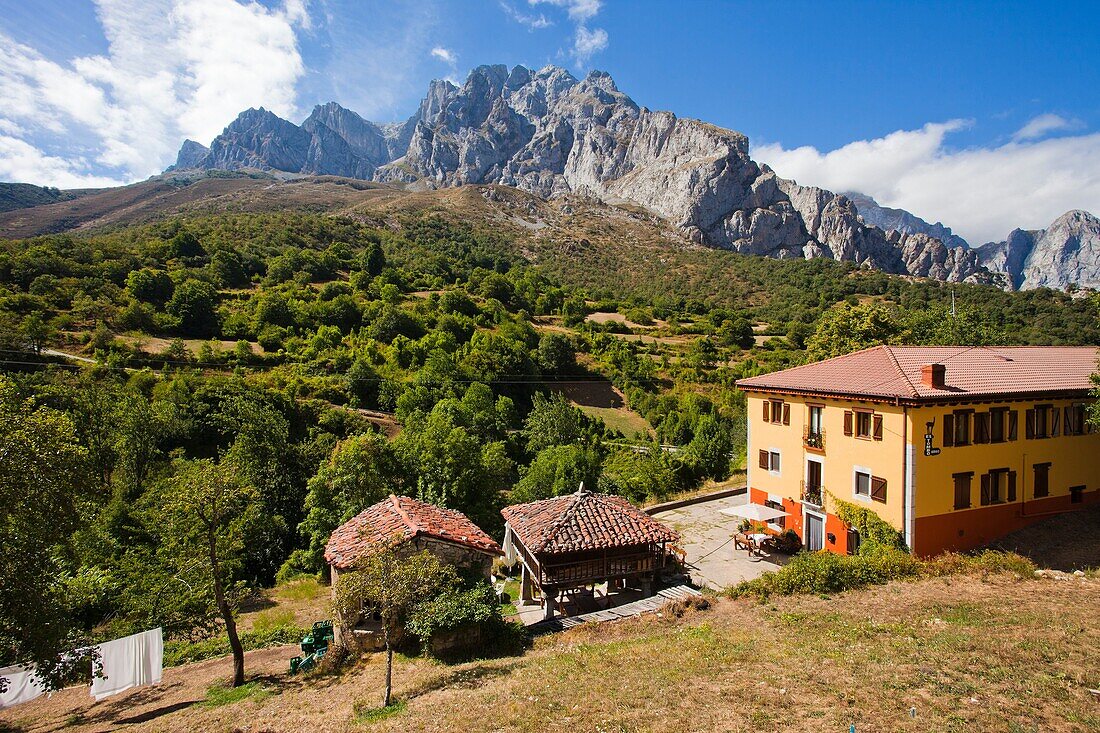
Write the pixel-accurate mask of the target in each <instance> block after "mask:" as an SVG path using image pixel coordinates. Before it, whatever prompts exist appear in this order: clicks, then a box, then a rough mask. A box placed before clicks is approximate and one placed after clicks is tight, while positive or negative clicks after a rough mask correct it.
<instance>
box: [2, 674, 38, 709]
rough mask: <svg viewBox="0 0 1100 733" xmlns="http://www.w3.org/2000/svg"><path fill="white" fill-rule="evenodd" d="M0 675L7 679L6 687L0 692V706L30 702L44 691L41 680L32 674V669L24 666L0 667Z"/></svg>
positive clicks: (6, 706) (8, 706) (5, 706)
mask: <svg viewBox="0 0 1100 733" xmlns="http://www.w3.org/2000/svg"><path fill="white" fill-rule="evenodd" d="M0 677H3V678H4V679H5V680H7V681H8V686H7V689H6V690H4V691H3V692H0V708H10V707H11V706H12V705H18V704H19V703H21V702H30V701H31V700H33V699H34V698H36V697H38V696H39V695H41V694H43V693H44V692H46V688H45V687H44V686H43V685H42V680H40V679H38V678H37V677H35V676H34V670H31V669H27V668H26V667H4V668H3V669H0Z"/></svg>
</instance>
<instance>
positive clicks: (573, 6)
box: [528, 0, 603, 23]
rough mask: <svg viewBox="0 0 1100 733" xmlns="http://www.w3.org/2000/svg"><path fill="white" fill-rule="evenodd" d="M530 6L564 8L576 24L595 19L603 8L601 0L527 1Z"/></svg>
mask: <svg viewBox="0 0 1100 733" xmlns="http://www.w3.org/2000/svg"><path fill="white" fill-rule="evenodd" d="M528 2H529V3H530V4H531V5H542V4H546V5H554V6H556V7H559V8H564V9H565V10H566V11H568V13H569V18H570V19H571V20H574V21H576V22H578V23H584V22H585V21H587V20H589V19H591V18H595V17H596V14H597V13H599V12H600V8H601V7H603V2H602V0H528Z"/></svg>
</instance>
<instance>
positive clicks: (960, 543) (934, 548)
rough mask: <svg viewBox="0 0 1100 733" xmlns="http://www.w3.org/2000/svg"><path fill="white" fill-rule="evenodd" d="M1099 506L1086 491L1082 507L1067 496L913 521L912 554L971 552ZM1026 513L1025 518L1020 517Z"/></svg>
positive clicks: (1098, 497)
mask: <svg viewBox="0 0 1100 733" xmlns="http://www.w3.org/2000/svg"><path fill="white" fill-rule="evenodd" d="M1096 503H1100V490H1096V491H1086V492H1085V493H1084V496H1083V501H1082V503H1079V504H1073V503H1071V502H1070V497H1069V496H1068V495H1063V496H1052V497H1049V498H1045V499H1031V500H1028V501H1027V503H1026V504H1021V503H1020V502H1013V503H1011V504H996V505H994V506H986V507H981V508H979V509H971V510H968V511H965V512H951V513H947V514H936V515H933V516H927V517H917V519H916V532H915V533H914V536H915V542H914V547H913V552H914V553H915V554H917V555H919V556H921V557H930V556H932V555H936V554H938V553H941V552H944V551H946V550H958V551H964V550H972V549H974V548H976V547H981V546H982V545H985V544H987V543H989V542H992V541H993V540H995V539H997V538H998V537H1001V536H1003V535H1005V534H1007V533H1009V532H1014V531H1016V530H1017V529H1021V528H1023V527H1026V526H1028V525H1029V524H1033V523H1035V522H1037V521H1039V520H1042V519H1048V518H1050V517H1051V516H1054V514H1053V513H1057V512H1066V511H1074V510H1077V509H1082V508H1084V507H1085V506H1088V505H1090V504H1096ZM1024 512H1026V514H1025V513H1024Z"/></svg>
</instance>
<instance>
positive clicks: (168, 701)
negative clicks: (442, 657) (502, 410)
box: [0, 575, 1100, 733]
mask: <svg viewBox="0 0 1100 733" xmlns="http://www.w3.org/2000/svg"><path fill="white" fill-rule="evenodd" d="M1098 604H1100V580H1096V579H1091V580H1077V579H1074V580H1069V581H1056V580H1049V579H1028V580H1021V579H1019V578H1016V577H1012V576H1002V575H994V576H989V577H977V576H970V577H953V578H947V579H936V580H926V581H921V582H918V583H895V584H891V585H888V586H883V587H876V588H874V589H872V590H866V591H859V592H851V593H846V594H844V595H843V596H839V597H836V598H812V597H802V598H783V599H778V600H776V601H775V602H774V603H771V604H768V605H760V604H757V603H754V602H750V601H729V600H724V601H718V602H717V604H716V605H715V606H714V607H713V608H712V609H711V610H707V611H689V612H688V613H687V614H686V615H684V616H683V617H679V618H678V617H676V616H675V615H670V614H666V615H664V616H663V617H660V618H657V617H650V618H643V619H638V620H633V621H627V622H620V623H615V624H603V625H593V626H585V627H580V628H578V629H576V630H573V631H570V632H568V633H564V634H560V635H556V636H552V637H546V638H542V639H539V640H538V642H537V643H536V644H535V647H534V648H533V649H532V650H530V651H528V652H527V653H526V654H524V655H523V656H520V657H509V658H501V659H495V660H485V661H478V662H470V663H465V664H455V665H448V664H444V663H440V662H434V661H430V660H426V659H420V658H417V659H407V658H399V660H398V664H397V667H396V670H395V684H396V689H395V691H396V694H397V696H398V698H399V699H400V700H401V701H402V702H401V704H400V705H398V706H397V708H396V710H395V711H394V712H392V713H391V714H390V715H388V716H382V715H378V714H376V713H372V712H370V711H371V709H372V708H374V707H375V706H376V705H377V704H378V699H379V695H380V690H381V682H382V675H383V671H384V665H383V664H382V660H381V657H380V655H375V656H373V657H371V658H368V659H366V660H364V661H363V662H362V663H360V664H359V665H358V666H355V667H353V668H352V669H351V670H349V671H347V672H345V673H343V674H341V675H339V676H314V677H296V678H288V677H286V676H285V672H286V664H287V659H288V658H289V656H291V655H292V654H293V653H294V648H293V647H283V648H276V649H268V650H262V651H258V652H252V653H250V655H249V660H248V661H249V665H250V669H252V670H254V678H253V679H254V680H255V682H254V683H253V684H252V686H250V687H249V688H248V689H247V690H246V691H245V692H243V693H241V695H240V696H241V697H243V699H239V700H236V701H228V702H227V701H226V699H227V696H226V695H225V694H224V693H223V692H221V691H219V690H218V689H217V685H218V684H220V682H221V680H223V679H224V678H225V676H226V675H227V674H228V672H229V661H228V660H227V659H221V660H211V661H208V662H203V663H200V664H196V665H192V666H189V667H185V668H179V669H169V670H167V671H166V672H165V677H164V684H163V685H162V686H161V687H159V688H146V689H144V690H137V691H135V692H133V693H130V694H127V695H124V696H120V697H119V698H114V699H112V700H109V701H106V702H103V703H99V704H95V705H93V704H92V703H91V702H90V700H89V699H88V696H87V692H86V691H85V690H84V689H83V688H78V689H70V690H66V691H64V692H61V693H59V694H56V695H54V697H53V698H51V699H49V700H45V699H43V700H40V701H36V702H34V703H30V704H28V705H24V706H21V707H18V708H14V709H12V710H9V711H4V712H3V713H0V725H4V724H7V725H11V726H17V725H25V729H26V730H28V731H51V730H60V729H62V728H63V729H64V730H66V731H76V732H82V731H92V730H96V731H104V730H114V729H116V728H118V727H121V726H123V725H125V726H127V729H128V730H137V731H147V730H148V731H153V730H170V731H177V730H179V731H183V730H251V731H298V730H326V731H354V730H364V729H366V730H378V731H456V730H471V731H472V730H485V731H545V730H547V729H563V728H565V729H570V730H600V731H624V732H625V731H631V732H633V731H668V732H669V733H672V732H679V731H713V730H759V731H786V730H814V731H847V730H848V727H849V725H852V724H854V725H855V726H856V730H857V731H883V730H889V731H958V732H960V733H961V732H963V731H979V730H981V731H994V730H997V731H1033V730H1044V731H1067V732H1068V731H1092V730H1097V729H1100V708H1098V707H1097V701H1096V699H1095V697H1094V695H1093V694H1091V693H1090V692H1089V691H1088V690H1089V689H1090V688H1096V687H1097V686H1100V678H1098V677H1097V674H1098V670H1100V651H1098V650H1100V620H1098V619H1097V617H1096V614H1090V613H1083V612H1082V610H1083V609H1089V608H1095V607H1096V606H1097V605H1098ZM211 688H213V692H210V691H208V690H210V689H211ZM229 699H230V700H232V698H229ZM219 703H221V704H219Z"/></svg>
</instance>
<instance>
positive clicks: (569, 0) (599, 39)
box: [502, 0, 608, 68]
mask: <svg viewBox="0 0 1100 733" xmlns="http://www.w3.org/2000/svg"><path fill="white" fill-rule="evenodd" d="M528 2H529V3H530V4H531V5H532V6H534V5H552V6H554V7H557V8H562V9H564V10H565V11H566V13H567V14H568V16H569V19H570V20H571V21H573V24H574V28H573V48H572V49H571V50H570V55H571V56H572V57H573V61H574V62H575V63H576V65H577V66H578V67H579V68H583V67H584V66H586V65H587V64H588V60H589V59H590V58H592V56H593V55H594V54H596V53H599V52H600V51H603V50H604V49H605V48H607V43H608V36H607V31H605V30H604V29H603V28H591V29H590V28H589V27H588V22H589V21H590V20H592V19H593V18H595V17H596V15H598V14H599V12H600V9H601V8H602V7H603V2H602V0H528ZM502 7H505V12H508V8H507V6H503V5H502Z"/></svg>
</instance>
